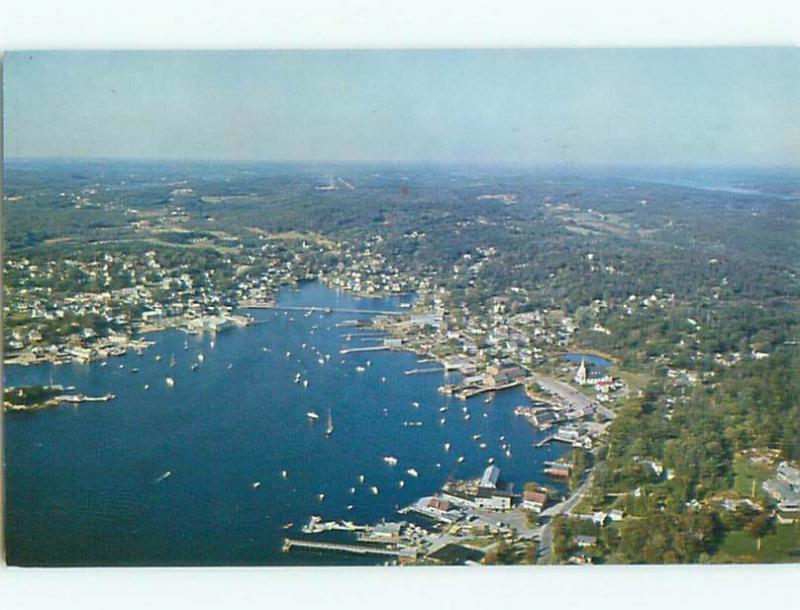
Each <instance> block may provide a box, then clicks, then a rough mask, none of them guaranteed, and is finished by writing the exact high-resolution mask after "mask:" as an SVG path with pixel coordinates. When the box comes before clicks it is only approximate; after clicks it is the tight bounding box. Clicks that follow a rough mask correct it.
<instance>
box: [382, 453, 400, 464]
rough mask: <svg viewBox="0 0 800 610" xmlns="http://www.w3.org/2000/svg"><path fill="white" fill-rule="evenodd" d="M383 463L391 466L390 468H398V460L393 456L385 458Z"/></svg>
mask: <svg viewBox="0 0 800 610" xmlns="http://www.w3.org/2000/svg"><path fill="white" fill-rule="evenodd" d="M383 461H384V462H386V463H387V464H389V466H396V465H397V458H396V457H394V456H391V455H387V456H385V457H384V458H383Z"/></svg>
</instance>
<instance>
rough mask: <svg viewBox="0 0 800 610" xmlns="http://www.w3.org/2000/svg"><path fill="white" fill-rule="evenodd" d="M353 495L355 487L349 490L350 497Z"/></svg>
mask: <svg viewBox="0 0 800 610" xmlns="http://www.w3.org/2000/svg"><path fill="white" fill-rule="evenodd" d="M354 493H356V488H355V487H351V488H350V495H353V494H354Z"/></svg>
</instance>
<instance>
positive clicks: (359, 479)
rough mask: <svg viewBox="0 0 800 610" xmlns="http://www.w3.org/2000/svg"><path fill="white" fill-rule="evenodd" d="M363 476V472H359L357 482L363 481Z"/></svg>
mask: <svg viewBox="0 0 800 610" xmlns="http://www.w3.org/2000/svg"><path fill="white" fill-rule="evenodd" d="M364 478H365V477H364V475H363V474H360V475H358V482H359V483H363V482H364Z"/></svg>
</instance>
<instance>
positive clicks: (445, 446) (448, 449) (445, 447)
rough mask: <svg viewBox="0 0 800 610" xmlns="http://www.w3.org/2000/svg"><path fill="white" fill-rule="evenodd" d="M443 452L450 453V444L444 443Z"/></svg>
mask: <svg viewBox="0 0 800 610" xmlns="http://www.w3.org/2000/svg"><path fill="white" fill-rule="evenodd" d="M444 450H445V451H450V443H445V444H444Z"/></svg>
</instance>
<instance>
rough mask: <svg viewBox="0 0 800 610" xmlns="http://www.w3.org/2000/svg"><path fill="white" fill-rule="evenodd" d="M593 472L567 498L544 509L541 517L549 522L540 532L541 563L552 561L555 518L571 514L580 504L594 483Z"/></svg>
mask: <svg viewBox="0 0 800 610" xmlns="http://www.w3.org/2000/svg"><path fill="white" fill-rule="evenodd" d="M592 474H593V473H591V472H590V473H589V476H588V477H586V480H585V481H584V482H583V483H581V485H580V487H578V489H576V490H575V493H573V494H572V495H571V496H570V497H569V498H568V499H567V500H564V501H563V502H561V503H559V504H555V505H554V506H551V507H550V508H548V509H547V510H544V511H542V513H541V515H539V516H540V517H548V520H547V523H545V524H544V525H542V526H541V527H540V528H539V532H538V534H539V535H538V539H539V551H538V553H539V563H549V562H550V553H551V551H552V547H553V527H552V525H553V518H555V517H556V516H557V515H569V514H571V513H572V509H573V508H575V507H576V506H577V505H578V502H580V501H581V500H582V499H583V497H584V496H585V495H586V492H587V491H588V490H589V487H590V486H591V484H592Z"/></svg>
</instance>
